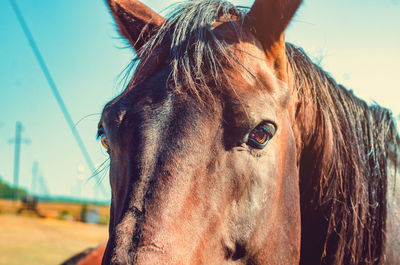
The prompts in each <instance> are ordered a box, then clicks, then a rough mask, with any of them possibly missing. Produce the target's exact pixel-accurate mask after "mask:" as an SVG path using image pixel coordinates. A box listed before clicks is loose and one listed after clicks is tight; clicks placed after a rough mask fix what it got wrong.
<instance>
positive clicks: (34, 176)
mask: <svg viewBox="0 0 400 265" xmlns="http://www.w3.org/2000/svg"><path fill="white" fill-rule="evenodd" d="M38 169H39V163H38V162H37V161H35V162H33V166H32V187H31V195H32V196H34V195H35V194H36V183H37V177H38Z"/></svg>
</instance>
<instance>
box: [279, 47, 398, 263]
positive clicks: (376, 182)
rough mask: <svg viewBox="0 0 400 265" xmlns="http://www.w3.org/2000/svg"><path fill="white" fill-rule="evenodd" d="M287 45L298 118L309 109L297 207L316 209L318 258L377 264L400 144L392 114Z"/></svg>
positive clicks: (339, 261)
mask: <svg viewBox="0 0 400 265" xmlns="http://www.w3.org/2000/svg"><path fill="white" fill-rule="evenodd" d="M286 46H287V56H288V59H289V62H290V65H291V67H292V69H293V73H294V78H295V86H296V88H297V91H298V98H299V102H300V103H299V106H298V109H297V117H296V119H299V120H302V121H304V120H303V118H304V117H301V115H302V113H304V111H305V109H306V108H307V107H310V106H311V107H312V108H314V109H313V111H312V112H313V113H315V122H316V124H315V128H314V132H313V133H312V135H311V136H304V137H303V139H302V144H303V146H302V148H301V150H303V151H302V154H301V155H302V161H301V163H300V165H301V166H300V172H301V174H300V189H301V190H302V194H301V196H302V208H306V211H310V209H311V211H314V212H319V213H320V214H321V215H322V216H323V217H324V219H325V221H326V222H327V226H326V228H327V230H326V235H325V244H324V246H323V256H322V257H321V262H323V263H324V264H325V263H326V264H381V263H383V262H384V250H385V228H386V208H387V201H386V193H387V190H386V189H387V178H388V174H389V172H388V163H387V161H388V159H389V157H388V156H389V155H396V156H397V155H398V149H399V146H398V144H399V138H398V134H397V129H396V127H395V123H394V120H393V118H392V114H391V112H390V111H389V110H387V109H385V108H382V107H380V106H378V105H374V106H368V105H367V104H366V103H365V102H364V101H362V100H360V99H358V98H357V97H356V96H354V94H353V93H352V91H349V90H347V89H346V88H344V87H343V86H341V85H339V84H337V83H336V82H335V80H334V79H333V78H332V77H331V76H329V75H328V74H327V73H326V72H324V71H323V70H322V69H321V68H320V67H319V66H317V65H316V64H314V63H313V62H312V61H311V60H310V59H309V57H308V56H307V55H306V54H305V53H304V51H303V50H301V49H299V48H297V47H295V46H294V45H292V44H289V43H288V44H287V45H286ZM310 100H311V101H313V104H309V102H310ZM306 102H308V103H307V105H306ZM393 148H394V149H396V150H395V151H394V152H391V154H390V153H389V150H390V149H393ZM396 160H397V158H396ZM396 160H394V161H396ZM395 170H396V168H395ZM311 191H312V192H311ZM310 193H312V194H314V195H312V196H309V195H308V194H310ZM305 204H308V206H305ZM310 204H311V205H310ZM302 214H303V213H302Z"/></svg>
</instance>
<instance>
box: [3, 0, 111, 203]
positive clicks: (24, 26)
mask: <svg viewBox="0 0 400 265" xmlns="http://www.w3.org/2000/svg"><path fill="white" fill-rule="evenodd" d="M9 1H10V4H11V6H12V8H13V10H14V13H15V15H16V17H17V19H18V22H19V24H20V25H21V28H22V30H23V32H24V34H25V37H26V39H27V40H28V43H29V46H30V47H31V49H32V51H33V53H34V55H35V57H36V60H37V61H38V63H39V66H40V68H41V69H42V72H43V74H44V76H45V78H46V80H47V83H48V84H49V86H50V88H51V91H52V92H53V95H54V97H55V98H56V100H57V103H58V105H59V106H60V108H61V112H62V114H63V115H64V118H65V120H66V121H67V123H68V126H69V128H70V129H71V131H72V134H73V136H74V138H75V140H76V142H77V144H78V146H79V149H80V150H81V153H82V155H83V157H84V158H85V161H86V163H87V165H88V166H89V169H90V170H91V171H92V174H96V168H95V166H94V164H93V161H92V159H91V158H90V155H89V153H88V151H87V149H86V147H85V145H84V143H83V141H82V138H81V137H80V135H79V132H78V131H77V130H76V128H75V126H74V123H73V121H72V118H71V115H70V114H69V112H68V109H67V107H66V105H65V103H64V101H63V99H62V97H61V94H60V92H59V91H58V89H57V86H56V84H55V82H54V80H53V78H52V76H51V74H50V72H49V70H48V68H47V66H46V63H45V62H44V59H43V57H42V55H41V53H40V51H39V48H38V47H37V45H36V42H35V40H34V39H33V36H32V34H31V32H30V30H29V28H28V25H27V24H26V22H25V19H24V17H23V16H22V13H21V11H20V10H19V8H18V6H17V3H16V2H15V1H14V0H9ZM99 187H100V188H101V192H102V193H103V195H104V197H107V194H106V192H105V190H104V187H103V186H102V185H99Z"/></svg>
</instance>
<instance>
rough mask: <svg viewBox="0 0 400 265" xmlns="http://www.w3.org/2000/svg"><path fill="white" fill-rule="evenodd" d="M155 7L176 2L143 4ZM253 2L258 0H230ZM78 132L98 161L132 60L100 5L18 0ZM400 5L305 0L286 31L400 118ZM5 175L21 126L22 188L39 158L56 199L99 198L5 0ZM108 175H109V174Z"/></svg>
mask: <svg viewBox="0 0 400 265" xmlns="http://www.w3.org/2000/svg"><path fill="white" fill-rule="evenodd" d="M143 2H144V3H146V4H147V5H149V6H150V7H152V8H153V9H154V10H157V11H160V10H163V9H165V8H166V7H167V6H168V5H169V4H171V3H173V2H174V1H158V0H157V1H154V0H146V1H143ZM232 2H234V3H235V4H241V5H251V3H252V1H244V0H243V1H232ZM17 3H18V5H19V7H20V9H21V12H22V13H23V15H24V17H25V20H26V22H27V24H28V26H29V28H30V29H31V32H32V34H33V36H34V38H35V40H36V42H37V44H38V46H39V49H40V51H41V52H42V55H43V57H44V59H45V61H46V63H47V66H48V68H49V69H50V72H51V74H52V75H53V78H54V80H55V82H56V84H57V86H58V89H59V90H60V93H61V95H62V96H63V98H64V101H65V104H66V105H67V107H68V109H69V111H70V114H71V116H72V119H73V120H74V122H78V121H79V120H80V122H79V123H78V124H77V125H76V128H77V129H78V131H79V132H80V134H81V136H82V138H83V140H84V142H85V144H86V147H87V149H88V151H89V153H90V155H91V156H92V159H93V160H94V161H95V164H101V163H102V162H103V161H104V160H106V159H107V155H106V153H105V152H104V151H103V150H102V148H101V146H100V144H99V143H98V142H97V141H96V139H95V133H96V126H97V121H98V119H99V115H100V112H101V109H102V107H103V106H104V104H105V103H106V102H107V101H108V100H109V99H111V98H112V97H113V96H115V95H117V94H118V93H119V91H121V89H122V87H121V84H120V82H118V80H119V79H118V75H119V74H120V73H121V72H122V70H123V69H124V67H125V66H126V65H127V64H128V62H129V61H130V59H131V58H132V52H131V51H130V50H129V49H124V47H125V43H124V42H123V41H121V40H120V38H119V35H118V33H117V32H116V31H115V26H114V23H113V21H112V18H111V16H110V14H109V12H108V10H107V8H106V6H105V4H104V1H101V0H85V1H82V0H59V1H49V0H17ZM399 14H400V3H399V0H352V1H348V0H337V1H328V0H305V3H304V4H303V5H302V7H301V9H300V11H299V12H298V14H297V16H296V18H295V20H294V21H293V23H292V24H291V25H290V27H289V30H288V32H287V40H288V41H290V42H292V43H295V44H297V45H298V46H301V47H303V48H304V49H305V50H306V52H307V53H308V54H309V55H310V56H311V58H316V59H317V60H320V61H321V65H322V67H323V68H324V69H325V70H327V71H328V72H330V73H331V74H332V75H333V76H334V77H335V78H336V80H337V81H338V82H340V83H342V84H344V85H346V86H347V87H348V88H349V89H352V90H354V91H355V93H356V94H357V95H359V96H361V97H362V98H364V99H366V100H368V101H369V102H371V101H372V100H374V101H376V102H378V103H380V104H381V105H383V106H386V107H388V108H390V109H392V110H393V112H394V113H395V114H396V115H397V114H399V113H400V104H399V103H398V101H399V98H400V92H399V91H400V85H399V84H400V82H399V81H398V77H399V70H400V16H399ZM0 37H1V41H0V106H1V109H0V110H1V111H0V150H1V151H0V176H2V177H3V179H5V180H6V181H8V182H12V177H13V158H14V153H13V152H14V147H13V145H12V144H10V143H9V139H11V138H13V137H14V130H15V123H16V121H21V122H22V123H23V125H24V130H23V136H24V137H26V138H29V139H30V141H31V143H30V144H23V145H22V152H21V167H20V183H21V185H22V186H25V187H28V188H30V183H31V170H32V165H33V162H34V161H38V163H39V172H40V173H41V175H43V177H44V178H45V180H46V183H47V186H48V187H49V191H50V194H52V195H74V196H78V195H79V194H81V196H83V197H86V198H93V197H94V196H97V197H98V198H100V199H104V197H103V196H101V195H100V194H97V195H96V192H95V189H94V188H93V187H94V186H96V185H103V186H104V187H105V188H106V189H107V193H108V195H106V197H107V196H109V188H108V177H107V176H104V177H103V178H102V179H103V181H102V182H101V184H97V180H93V179H92V180H88V178H89V177H90V175H91V172H90V171H89V170H88V167H87V166H86V164H85V161H84V159H83V157H82V155H81V153H80V151H79V148H78V146H77V144H76V143H75V141H74V138H73V136H72V133H71V131H70V130H69V128H68V126H67V123H66V122H65V120H64V118H63V116H62V114H61V111H60V109H59V107H58V105H57V103H56V101H55V99H54V96H53V95H52V93H51V90H50V88H49V87H48V85H47V83H46V80H45V78H44V76H43V74H42V72H41V70H40V68H39V66H38V64H37V62H36V60H35V58H34V56H33V53H32V51H31V50H30V47H29V46H28V43H27V41H26V39H25V36H24V35H23V32H22V30H21V28H20V26H19V24H18V22H17V20H16V18H15V15H14V13H13V12H12V9H11V6H10V4H9V2H8V1H6V0H3V1H0ZM106 173H107V172H106Z"/></svg>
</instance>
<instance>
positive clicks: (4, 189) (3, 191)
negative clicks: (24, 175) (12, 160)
mask: <svg viewBox="0 0 400 265" xmlns="http://www.w3.org/2000/svg"><path fill="white" fill-rule="evenodd" d="M14 192H15V188H13V187H11V185H10V184H8V183H6V182H5V181H4V180H3V179H2V178H1V176H0V198H2V199H13V198H14ZM27 194H28V193H27V191H26V190H25V189H18V200H21V198H22V197H24V196H26V195H27Z"/></svg>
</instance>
